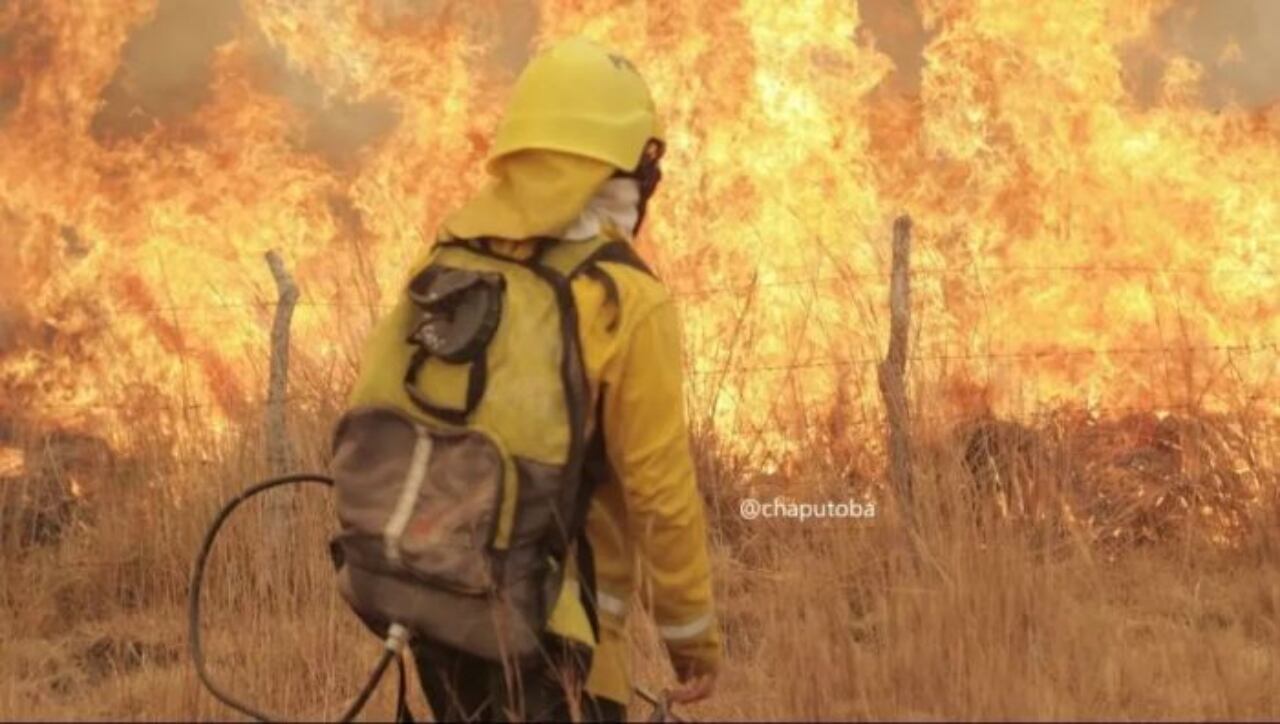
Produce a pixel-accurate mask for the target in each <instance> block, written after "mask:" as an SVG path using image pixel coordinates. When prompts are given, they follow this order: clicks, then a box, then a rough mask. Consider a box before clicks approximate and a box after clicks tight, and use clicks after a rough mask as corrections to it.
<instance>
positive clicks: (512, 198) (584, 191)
mask: <svg viewBox="0 0 1280 724" xmlns="http://www.w3.org/2000/svg"><path fill="white" fill-rule="evenodd" d="M489 171H490V173H491V174H493V177H494V178H493V180H492V181H491V182H490V183H489V185H487V186H485V188H484V189H482V190H481V191H480V192H479V193H478V194H476V196H475V197H474V198H472V199H471V200H470V201H468V202H467V203H466V204H465V205H464V206H463V207H462V208H460V209H458V210H457V211H456V212H454V213H453V215H451V216H450V217H449V218H447V219H446V220H445V222H444V230H445V232H446V233H447V234H448V235H449V236H451V237H453V238H456V239H474V238H477V237H492V238H498V239H511V240H517V239H529V238H532V237H538V236H559V235H560V233H561V232H562V231H564V230H565V229H566V228H568V227H569V226H570V225H571V224H573V223H574V222H575V221H576V220H577V219H578V217H579V216H580V215H581V213H582V210H583V209H584V208H586V206H587V204H588V202H589V201H590V200H591V198H592V196H594V195H595V193H596V191H597V190H598V189H599V188H600V186H601V185H602V184H604V183H605V182H606V181H608V180H609V177H610V176H612V175H613V174H614V171H616V169H615V168H614V167H613V166H611V165H610V164H608V163H605V162H603V161H597V160H595V159H592V158H587V157H585V156H577V155H574V154H569V153H561V152H558V151H545V150H530V151H520V152H517V153H512V154H508V155H505V156H501V157H499V158H497V159H494V161H493V162H492V164H491V165H490V168H489Z"/></svg>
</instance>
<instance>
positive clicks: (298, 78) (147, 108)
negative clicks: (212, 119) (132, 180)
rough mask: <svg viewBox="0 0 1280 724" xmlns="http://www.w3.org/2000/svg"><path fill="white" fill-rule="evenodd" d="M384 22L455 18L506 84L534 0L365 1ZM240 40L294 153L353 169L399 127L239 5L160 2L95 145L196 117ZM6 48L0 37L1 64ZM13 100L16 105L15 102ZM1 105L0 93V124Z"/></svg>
mask: <svg viewBox="0 0 1280 724" xmlns="http://www.w3.org/2000/svg"><path fill="white" fill-rule="evenodd" d="M372 2H373V4H374V5H375V6H376V9H377V10H378V11H379V12H380V14H381V15H382V16H383V17H386V18H390V19H392V20H394V19H395V18H397V17H405V18H409V17H413V18H415V19H422V18H424V17H427V18H430V17H436V18H440V19H444V18H445V17H446V16H448V17H449V18H458V19H460V20H461V21H462V25H463V27H464V28H465V30H466V31H467V32H468V33H469V35H470V37H471V40H472V41H474V44H475V45H476V46H478V47H482V48H486V49H487V52H488V58H487V63H486V64H487V66H488V67H487V68H486V70H487V71H491V72H492V71H496V72H498V73H500V74H505V75H507V76H509V77H514V76H515V74H516V73H518V72H519V70H520V69H521V68H523V67H524V65H525V63H526V62H527V61H528V59H529V57H530V55H531V53H532V43H533V38H534V36H535V34H536V31H537V25H538V8H537V4H536V0H510V1H509V2H506V3H503V4H502V6H501V9H500V10H498V9H495V8H490V7H488V6H486V7H480V4H474V3H459V2H456V1H451V0H372ZM233 39H239V40H241V41H242V42H244V43H245V45H246V47H247V48H248V49H249V50H250V52H251V53H252V55H253V58H254V61H255V62H256V64H257V66H258V68H259V70H260V71H261V74H260V75H261V77H260V78H258V79H257V81H258V82H260V83H261V84H262V85H263V89H264V90H265V91H267V92H270V93H274V94H277V95H279V96H281V97H284V98H286V99H288V101H289V102H290V103H291V104H293V106H294V107H295V108H296V109H298V110H299V111H300V112H301V114H302V116H303V117H304V118H305V119H306V121H305V127H304V128H302V129H299V139H300V143H301V145H302V146H303V147H304V148H305V149H306V150H308V151H312V152H315V153H317V154H319V155H321V156H322V157H323V158H325V159H326V160H327V161H329V162H330V164H332V165H334V166H336V167H345V166H349V165H351V164H354V163H355V162H356V159H357V158H358V156H359V153H360V151H361V149H363V148H365V147H366V146H368V145H369V144H372V143H375V142H376V141H377V140H378V139H379V138H382V137H383V136H385V135H386V134H388V133H389V132H391V131H392V130H393V129H394V128H395V127H396V125H397V124H398V123H399V114H398V112H397V109H396V107H395V104H394V103H393V102H391V101H390V100H388V99H383V98H373V99H343V98H334V97H333V95H332V94H331V93H328V92H327V90H328V89H326V88H323V87H322V86H321V85H320V84H319V83H317V82H316V81H315V80H314V79H313V78H311V77H309V76H307V75H306V74H305V73H302V72H300V71H299V70H297V68H296V66H295V65H294V64H291V63H290V62H289V58H288V57H286V56H285V54H284V52H283V51H281V50H280V49H278V48H275V47H271V46H270V44H269V43H268V42H267V41H266V40H265V39H264V38H263V37H262V35H261V33H259V32H258V31H257V29H256V28H254V27H253V24H252V19H251V18H248V17H246V15H245V13H244V11H243V9H242V7H241V5H240V2H239V0H159V2H158V3H157V6H156V11H155V14H154V15H153V16H152V18H151V19H150V20H149V21H148V22H146V23H144V24H142V25H140V26H139V27H138V28H136V29H135V30H134V31H133V33H132V34H131V35H130V37H129V40H128V41H127V42H126V44H125V47H124V49H123V52H122V56H121V63H120V67H119V69H118V70H117V72H116V74H115V76H114V77H113V78H112V80H111V82H110V83H109V84H108V85H107V87H106V88H105V89H104V91H103V93H102V102H103V104H102V108H101V110H100V111H99V113H98V114H97V116H96V117H95V119H94V123H93V128H92V131H93V134H94V137H95V138H97V139H98V140H99V141H102V142H110V141H111V140H112V139H115V138H120V137H136V136H138V135H140V134H143V133H146V132H148V131H150V130H151V129H153V128H155V127H156V126H158V125H163V124H165V123H168V122H170V121H173V120H175V119H180V118H181V117H183V116H185V115H187V114H189V113H191V112H193V111H195V110H196V109H197V108H199V106H200V104H201V103H203V102H204V101H205V100H206V99H207V98H208V94H209V83H210V81H211V73H212V68H211V65H212V58H213V54H214V52H215V50H216V49H217V48H218V46H220V45H222V44H224V43H227V42H229V41H231V40H233ZM4 48H5V39H4V37H3V36H0V56H2V55H3V52H4ZM15 97H16V96H15ZM8 98H9V96H8V95H6V93H5V87H4V85H3V84H0V120H2V119H3V114H4V112H5V109H6V101H7V99H8Z"/></svg>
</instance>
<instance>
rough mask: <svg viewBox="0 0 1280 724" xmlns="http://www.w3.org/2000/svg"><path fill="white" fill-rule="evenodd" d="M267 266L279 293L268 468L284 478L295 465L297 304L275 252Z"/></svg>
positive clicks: (273, 338) (294, 288)
mask: <svg viewBox="0 0 1280 724" xmlns="http://www.w3.org/2000/svg"><path fill="white" fill-rule="evenodd" d="M267 265H268V266H269V267H271V276H273V277H275V280H276V288H277V289H278V290H279V292H280V299H279V302H278V303H277V304H276V316H275V319H274V320H273V321H272V323H271V368H270V373H269V376H268V380H267V466H268V468H270V470H271V474H272V475H284V474H285V473H287V472H289V468H290V467H291V466H292V465H293V459H292V458H293V456H292V454H291V451H290V447H289V431H288V427H287V422H288V420H287V418H286V413H285V409H286V403H287V399H286V398H287V395H288V391H289V326H290V322H291V321H292V319H293V308H294V306H295V305H296V304H297V303H298V285H297V284H295V283H294V281H293V277H292V276H291V275H290V274H289V270H288V269H286V268H285V266H284V260H283V259H281V258H280V254H279V253H278V252H276V251H275V250H272V251H268V252H267Z"/></svg>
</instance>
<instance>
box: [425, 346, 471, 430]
mask: <svg viewBox="0 0 1280 724" xmlns="http://www.w3.org/2000/svg"><path fill="white" fill-rule="evenodd" d="M430 357H431V354H430V353H429V352H427V350H426V349H425V348H423V347H419V348H418V350H417V351H416V352H414V354H413V359H412V360H411V361H410V362H409V368H408V369H407V370H405V374H404V389H405V392H407V393H408V394H409V399H411V400H413V404H415V405H417V406H418V407H419V408H420V409H421V410H422V411H423V412H425V413H427V414H428V415H431V416H433V417H436V418H438V419H440V420H444V421H445V422H447V423H449V424H451V425H465V424H466V422H467V418H469V417H471V413H473V412H475V410H476V407H477V406H478V405H479V404H480V398H481V397H483V396H484V390H485V386H486V385H487V384H488V379H489V355H488V349H487V348H485V349H482V350H481V351H480V352H479V354H477V355H476V358H475V359H473V360H471V365H470V371H469V372H468V373H467V401H466V403H465V406H464V407H463V408H462V409H457V408H452V407H441V406H440V405H437V404H435V403H433V402H432V401H431V400H428V399H427V397H426V396H425V395H423V394H422V393H421V392H419V391H418V377H419V375H420V374H421V373H422V368H423V366H424V365H426V363H427V360H428V359H430Z"/></svg>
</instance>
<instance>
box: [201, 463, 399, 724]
mask: <svg viewBox="0 0 1280 724" xmlns="http://www.w3.org/2000/svg"><path fill="white" fill-rule="evenodd" d="M302 483H314V484H318V485H324V486H326V487H333V479H332V478H330V477H328V476H325V475H316V474H311V473H300V474H296V475H284V476H281V477H278V478H271V479H270V480H264V481H262V482H261V483H258V484H256V485H252V486H250V487H249V488H247V489H245V490H244V491H243V492H241V493H240V494H239V495H237V496H236V497H234V498H232V499H231V500H230V501H228V502H227V503H226V505H224V506H223V507H222V509H221V510H219V511H218V515H217V516H215V517H214V519H213V524H212V525H210V526H209V530H208V532H206V533H205V535H204V542H203V543H202V544H201V545H200V552H199V553H198V554H197V555H196V564H195V570H194V572H193V573H192V576H191V595H190V598H189V599H188V601H187V632H188V641H189V643H190V651H191V660H192V661H193V662H194V663H195V667H196V674H197V675H198V676H199V677H200V681H201V683H203V684H204V686H205V688H206V689H208V690H209V693H211V694H213V695H214V697H216V698H217V699H218V700H219V701H221V702H222V703H223V704H226V705H227V706H229V707H231V708H232V709H235V710H236V711H238V712H240V713H241V714H244V715H245V716H248V717H250V718H253V719H257V720H258V721H263V722H274V721H291V719H290V718H289V717H276V716H272V715H269V714H266V713H264V712H262V711H260V710H258V709H255V708H254V707H252V706H250V705H248V704H245V703H244V702H241V701H239V700H238V699H236V698H235V697H233V696H232V695H231V694H229V693H228V692H227V691H226V690H225V689H223V688H222V687H221V686H219V685H218V684H217V683H215V682H214V680H213V677H212V676H210V675H209V670H208V667H207V666H206V664H205V658H204V648H203V646H202V642H201V638H200V593H201V590H202V589H203V587H204V572H205V566H207V565H208V563H209V555H210V553H211V552H212V550H213V543H214V541H215V540H217V537H218V533H219V531H221V530H222V526H223V525H224V524H225V523H226V522H227V519H228V518H230V517H231V514H232V513H233V512H235V510H236V508H238V507H240V505H241V504H242V503H244V502H245V501H246V500H248V499H250V498H252V497H254V496H256V495H259V494H261V493H265V492H266V491H268V490H272V489H273V488H278V487H281V486H284V485H297V484H302ZM408 637H409V634H408V631H407V630H406V629H405V628H404V627H403V626H400V625H399V624H393V625H392V626H391V629H390V632H389V634H388V636H387V639H386V642H385V650H384V651H383V652H382V656H381V657H380V658H379V659H378V664H377V666H375V667H374V669H373V673H372V674H370V676H369V680H368V682H366V683H365V685H364V688H362V689H361V690H360V693H359V694H358V695H357V696H356V698H355V699H354V700H353V701H352V702H351V704H350V705H349V706H348V707H347V709H346V711H344V712H343V714H342V717H341V718H340V719H339V721H342V722H349V721H352V720H353V719H355V717H356V716H357V715H358V714H359V713H360V710H361V709H363V708H364V706H365V704H367V703H368V702H369V697H370V696H372V695H373V692H374V690H375V689H377V687H378V683H379V682H381V680H382V677H383V675H384V674H386V672H387V667H388V666H390V665H391V661H392V660H393V659H394V660H395V661H396V663H397V665H398V673H399V694H398V696H397V702H398V703H397V706H396V709H397V710H396V716H397V718H399V719H401V720H403V719H402V717H403V715H405V714H407V709H406V706H405V673H404V659H403V658H402V657H401V656H400V652H401V650H402V649H403V648H404V644H405V642H406V641H407V640H408Z"/></svg>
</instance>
